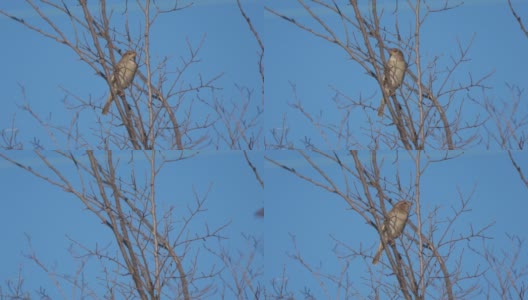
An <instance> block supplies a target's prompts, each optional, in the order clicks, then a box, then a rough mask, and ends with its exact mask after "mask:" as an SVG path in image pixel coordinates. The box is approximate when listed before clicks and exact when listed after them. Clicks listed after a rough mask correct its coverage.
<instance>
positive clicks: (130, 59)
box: [103, 51, 137, 115]
mask: <svg viewBox="0 0 528 300" xmlns="http://www.w3.org/2000/svg"><path fill="white" fill-rule="evenodd" d="M135 58H136V52H134V51H127V52H125V53H124V54H123V56H122V57H121V60H119V62H118V63H117V65H116V67H115V68H114V73H113V74H112V76H111V77H110V86H111V88H112V90H111V91H110V95H108V98H107V99H106V103H105V105H104V107H103V115H106V114H107V113H108V111H109V110H110V105H111V104H112V101H113V100H114V96H117V95H118V94H121V93H123V90H124V89H126V88H127V87H128V86H129V85H130V84H131V83H132V80H134V75H135V74H136V70H137V64H136V62H135V60H134V59H135Z"/></svg>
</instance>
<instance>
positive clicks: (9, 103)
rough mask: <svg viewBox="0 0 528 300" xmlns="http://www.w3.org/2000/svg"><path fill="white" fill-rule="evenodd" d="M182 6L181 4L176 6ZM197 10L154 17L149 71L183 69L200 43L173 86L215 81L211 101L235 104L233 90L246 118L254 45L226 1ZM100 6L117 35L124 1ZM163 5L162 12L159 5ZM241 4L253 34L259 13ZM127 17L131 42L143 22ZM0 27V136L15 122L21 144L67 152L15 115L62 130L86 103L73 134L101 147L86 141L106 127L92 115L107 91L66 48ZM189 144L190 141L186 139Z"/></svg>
mask: <svg viewBox="0 0 528 300" xmlns="http://www.w3.org/2000/svg"><path fill="white" fill-rule="evenodd" d="M188 2H189V1H184V2H182V5H184V3H188ZM198 2H199V3H197V4H196V5H195V6H194V7H193V9H183V10H180V11H177V12H175V13H172V14H161V15H160V16H158V19H156V22H155V23H154V25H153V26H152V34H151V35H150V46H151V53H150V54H151V60H152V61H151V64H152V65H153V66H157V64H158V63H160V62H161V61H162V60H163V59H164V58H167V59H168V60H167V70H168V71H170V72H172V74H174V73H175V69H176V68H180V69H181V68H183V63H182V61H183V60H188V59H189V44H190V45H191V46H192V47H193V48H194V49H196V48H198V46H199V45H200V44H201V43H202V42H203V44H202V46H201V49H200V51H199V53H198V56H197V58H196V60H199V62H197V63H195V64H193V65H191V67H189V68H188V69H187V70H186V72H185V73H184V75H183V76H182V79H181V80H180V82H179V83H180V84H181V83H182V82H184V83H185V84H183V86H185V87H186V86H187V84H191V83H192V84H195V85H196V83H197V82H198V80H199V76H200V75H201V76H202V77H201V78H202V79H203V80H204V81H206V80H207V79H210V78H213V77H216V76H218V75H221V74H223V76H221V77H220V79H219V80H218V81H216V82H215V83H216V86H218V87H220V88H221V89H219V90H217V91H216V92H215V96H216V97H218V98H220V99H224V100H225V101H226V103H231V102H236V101H238V102H240V97H241V94H240V91H239V89H238V87H248V88H249V89H250V90H251V91H253V92H254V94H255V103H254V106H250V109H249V110H250V111H251V109H252V108H255V107H256V106H257V105H258V106H261V99H260V96H259V95H260V86H261V83H260V82H261V79H260V75H259V73H258V45H257V42H256V41H255V39H254V38H253V36H252V34H251V32H250V31H249V29H248V26H247V24H246V22H245V20H244V18H243V17H242V16H241V14H240V11H239V8H238V6H237V5H236V2H233V1H228V0H220V1H216V0H215V1H198ZM93 3H94V5H93V6H92V7H93V9H94V10H97V7H98V6H97V4H96V2H93ZM107 3H108V7H109V8H108V9H109V10H110V8H112V9H113V10H114V13H113V15H112V22H114V23H113V24H116V25H115V26H116V30H118V31H123V24H124V22H125V19H124V18H123V14H124V12H125V11H126V6H125V5H124V3H125V1H107ZM164 3H165V4H167V1H164ZM243 3H244V9H245V10H246V13H247V14H248V15H249V16H250V17H251V21H252V22H253V26H255V28H256V29H257V30H260V28H262V26H263V24H262V20H263V17H262V5H261V4H259V3H258V2H257V1H243ZM165 6H166V5H165ZM0 9H4V10H6V11H8V12H9V13H11V14H14V15H17V16H20V17H21V18H22V19H24V20H25V21H27V22H28V23H32V24H36V26H42V28H45V29H49V26H47V25H43V24H42V21H40V20H39V18H38V17H37V16H36V15H35V13H34V12H33V11H32V10H31V9H30V7H29V6H28V5H26V4H24V3H23V2H9V3H3V4H1V5H0ZM71 9H72V11H75V12H76V13H78V14H80V13H81V12H80V10H79V8H78V7H77V6H76V5H73V4H72V5H71ZM44 12H45V13H47V14H49V15H51V16H52V17H53V21H54V22H56V24H57V26H59V27H60V28H61V29H65V31H66V32H68V29H67V28H70V27H71V25H70V22H69V19H68V18H66V17H64V16H63V15H62V14H59V13H56V12H55V11H54V10H50V9H49V8H48V9H45V10H44ZM128 15H129V18H130V20H129V22H130V24H131V25H130V32H131V34H132V35H133V37H134V38H136V37H137V38H139V37H142V35H143V27H142V26H143V23H144V22H142V20H141V18H142V15H141V11H140V10H139V9H138V8H137V7H136V6H135V5H134V4H133V3H131V4H130V5H129V7H128ZM134 21H136V22H137V23H134ZM135 24H137V25H135ZM0 26H1V28H2V30H1V31H0V36H1V38H2V39H3V40H6V41H9V43H7V44H6V46H5V47H3V49H2V50H1V51H2V54H3V55H1V57H0V64H1V65H2V66H4V68H3V70H2V71H1V72H0V80H1V81H2V82H3V86H5V87H8V88H6V94H5V95H4V103H5V107H4V109H3V110H2V111H1V112H0V122H1V123H0V129H2V130H6V129H10V128H12V123H13V119H14V118H15V120H16V122H15V124H16V126H15V127H16V129H15V130H17V131H18V134H19V140H20V141H21V142H24V143H28V141H31V140H33V137H34V136H38V137H40V139H39V140H40V142H41V143H43V144H44V146H45V147H46V148H51V149H57V148H59V149H63V148H65V147H67V145H66V143H65V141H64V139H63V138H61V135H58V137H56V138H57V141H52V140H50V138H49V137H48V134H47V132H46V131H44V130H43V129H42V128H41V126H39V125H37V123H36V121H35V120H34V118H33V117H31V116H30V115H29V114H28V113H27V112H25V111H22V110H21V109H19V107H20V106H22V105H25V104H29V105H31V107H32V108H33V110H34V111H35V112H36V113H37V114H38V115H39V116H41V118H43V119H44V120H49V121H50V122H52V123H53V124H59V125H61V126H64V127H69V126H71V122H72V121H71V120H72V118H73V117H74V115H75V113H76V109H75V108H76V107H77V106H78V105H79V103H78V101H76V99H75V97H79V98H82V99H84V100H85V101H88V100H90V101H91V102H93V103H94V105H96V107H97V108H96V109H95V110H92V109H85V110H83V111H81V112H80V113H79V116H78V118H79V119H78V121H77V122H75V124H76V125H78V126H79V127H80V132H81V133H84V135H85V137H86V139H87V140H88V143H90V144H92V145H94V144H97V145H98V144H99V143H100V142H101V141H100V140H99V139H97V138H95V137H94V136H93V135H94V134H93V132H92V131H95V132H97V131H98V130H97V129H96V128H99V127H100V125H99V124H98V122H99V121H101V122H102V123H103V126H108V125H109V122H108V119H107V118H103V119H101V114H100V108H102V106H103V102H104V100H105V99H106V97H107V96H108V84H107V83H106V82H105V80H104V79H103V78H101V77H100V76H97V75H96V74H95V72H94V70H93V69H91V68H90V67H88V66H87V64H86V63H84V62H82V61H80V60H79V57H78V56H77V54H76V53H74V52H73V51H72V50H71V49H70V48H69V47H66V46H64V45H62V44H59V43H57V42H55V41H54V40H51V39H48V38H44V37H43V36H41V35H40V34H38V33H36V32H33V31H30V30H28V29H27V28H25V27H24V26H22V25H20V24H18V23H16V22H13V21H12V20H11V19H9V18H6V17H3V16H1V17H0ZM119 26H121V27H119ZM188 43H189V44H188ZM104 46H105V45H103V48H104ZM126 47H127V46H121V48H123V49H124V50H127V49H126ZM139 52H140V51H139V50H138V53H139ZM142 56H144V53H140V54H139V57H138V58H137V59H136V60H137V61H138V62H139V64H140V70H143V71H145V69H144V57H142ZM117 59H119V55H117ZM173 76H174V75H173ZM154 77H156V75H155V76H154ZM171 79H172V78H171ZM65 91H67V92H68V93H66V92H65ZM193 95H194V94H193ZM202 97H204V98H206V99H209V98H211V95H210V94H208V92H207V91H206V90H205V89H204V90H203V91H202ZM64 101H66V102H67V103H69V107H70V109H66V106H65V104H64ZM190 102H191V99H190V96H189V98H188V99H187V100H186V101H185V102H184V104H182V107H181V108H180V111H184V110H187V109H189V106H190ZM252 105H253V104H252ZM72 106H73V109H72V108H71V107H72ZM226 107H229V106H227V105H226ZM192 109H193V110H192V111H193V113H194V118H193V120H192V122H198V123H200V122H202V121H204V120H205V119H206V118H207V116H209V118H211V116H210V115H211V114H212V110H211V108H210V107H207V106H206V105H203V104H200V102H199V101H195V102H194V105H193V106H192ZM182 115H183V113H182ZM182 115H180V116H179V117H180V118H181V121H180V122H183V119H184V118H183V116H182ZM191 137H195V136H193V135H192V134H191ZM195 138H196V137H195ZM70 147H71V145H70Z"/></svg>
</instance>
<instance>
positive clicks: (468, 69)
mask: <svg viewBox="0 0 528 300" xmlns="http://www.w3.org/2000/svg"><path fill="white" fill-rule="evenodd" d="M345 2H346V3H348V1H341V2H337V3H339V4H341V5H340V10H341V11H342V13H343V14H345V15H348V16H351V17H353V16H354V13H353V10H352V8H351V7H350V5H347V4H346V3H345ZM444 2H445V1H440V2H428V3H429V4H430V5H433V7H435V8H438V7H436V6H435V5H440V4H439V3H441V5H443V4H444ZM461 2H462V1H449V3H450V4H453V5H455V4H458V3H461ZM512 2H513V3H514V5H515V7H516V8H517V9H518V10H519V12H523V11H524V12H525V11H526V5H527V3H526V2H525V1H512ZM330 3H331V2H330ZM361 3H364V5H362V6H361V5H360V8H361V9H362V12H363V13H364V14H366V13H367V11H368V9H369V7H368V6H367V5H366V3H367V2H366V1H365V2H360V4H361ZM377 3H378V5H377V7H378V9H379V10H380V11H382V10H383V11H384V12H383V18H382V19H381V26H382V27H385V28H387V30H389V31H392V29H393V28H394V20H395V18H394V15H393V11H394V9H395V3H399V6H398V18H399V28H400V31H401V34H402V39H403V40H406V39H407V37H408V36H409V35H410V34H413V33H409V32H410V31H411V30H414V23H415V16H414V13H413V11H411V10H410V9H409V7H408V5H407V4H406V2H405V1H391V0H387V1H377ZM435 3H437V4H435ZM330 5H332V4H330ZM314 6H315V7H317V8H318V9H316V10H315V11H316V13H317V14H318V16H319V17H320V18H321V19H323V20H324V21H325V22H326V24H328V26H329V27H330V28H331V29H332V30H334V31H335V32H336V34H337V35H338V36H339V37H341V38H342V39H344V36H345V35H344V34H343V33H342V31H343V29H342V28H343V25H342V24H341V20H339V19H338V18H336V17H335V15H334V14H333V13H332V14H331V13H328V12H327V10H325V9H320V8H319V7H320V6H317V5H314ZM268 7H269V8H271V9H273V10H275V11H278V12H279V13H282V14H285V15H286V16H290V17H291V18H293V19H295V20H296V21H297V22H298V23H301V24H305V25H308V26H310V27H311V28H315V30H317V31H322V32H324V29H322V26H320V25H319V24H314V23H315V21H313V19H312V18H311V17H310V16H309V15H308V13H307V12H306V11H305V10H304V9H303V8H302V6H301V5H300V4H298V3H297V1H272V2H270V4H269V5H268ZM422 7H423V9H425V7H424V5H423V6H422ZM264 19H265V28H264V33H265V34H264V35H265V41H266V46H267V48H266V61H267V62H269V63H267V64H266V75H267V76H266V84H265V88H266V100H267V101H266V115H267V116H272V117H268V118H266V125H265V127H266V128H276V129H278V128H281V127H282V122H283V120H282V117H283V116H284V115H286V116H287V124H286V126H287V129H288V133H289V135H290V141H292V142H293V143H294V144H295V145H296V146H297V147H300V148H304V144H303V143H302V141H303V140H304V137H305V136H306V137H308V138H309V139H310V141H311V142H312V143H313V144H315V145H316V146H318V148H320V149H321V148H322V149H340V148H342V147H343V144H338V143H337V141H336V139H335V137H334V135H332V134H329V136H330V137H329V138H328V141H327V140H324V139H323V138H322V137H321V134H320V131H321V130H320V129H319V128H314V126H313V125H311V124H310V123H309V122H308V121H307V119H306V117H304V116H303V115H302V114H301V113H300V112H299V111H298V110H295V109H293V108H292V107H291V106H290V104H291V103H294V102H296V100H299V101H301V103H302V104H303V105H304V108H305V110H306V112H307V113H310V114H312V116H313V118H314V119H316V120H319V119H320V120H321V122H323V123H324V122H327V123H331V124H336V123H337V122H338V120H341V118H342V115H343V114H344V112H343V110H344V109H341V110H337V109H336V105H335V103H334V102H333V99H334V98H336V91H340V92H341V93H342V94H344V95H346V96H348V97H350V98H352V99H356V100H357V99H359V98H360V97H361V98H362V99H363V102H364V103H366V104H369V103H372V106H373V109H372V110H371V111H368V110H367V111H363V110H362V109H360V108H357V109H355V110H352V111H351V115H350V118H349V126H350V130H351V132H352V133H353V134H354V137H355V138H357V139H358V140H359V141H360V142H361V145H367V144H368V143H369V142H371V141H370V139H369V138H368V137H365V135H367V134H365V133H364V131H367V132H370V131H369V129H368V128H369V127H367V129H366V130H364V131H362V130H360V127H361V124H366V123H365V121H366V118H367V117H370V118H373V117H374V116H375V114H376V113H375V111H374V110H375V109H377V107H378V104H379V99H380V98H381V96H380V90H379V85H378V83H377V82H376V80H375V79H374V78H372V77H370V76H368V75H367V74H366V73H365V70H363V69H362V68H360V67H359V65H358V63H357V62H355V61H352V60H351V59H350V57H349V56H348V54H347V53H346V52H345V51H344V50H343V49H342V48H340V47H339V46H337V45H335V44H333V43H330V42H328V41H326V40H323V39H321V38H318V37H315V36H314V35H312V34H310V33H308V32H306V31H304V30H301V29H299V28H298V27H296V26H294V25H292V24H290V23H289V22H287V21H285V20H283V19H281V18H279V17H276V16H273V15H272V14H271V13H269V12H265V13H264ZM350 27H351V26H350ZM421 30H422V31H421V40H420V49H421V57H422V66H423V69H424V70H425V67H426V65H428V64H430V63H431V62H432V61H433V59H434V58H437V59H438V60H437V64H438V68H439V69H440V70H443V71H442V72H441V73H440V74H438V81H436V83H437V84H438V82H441V81H442V80H443V79H444V78H445V77H444V76H445V74H446V73H447V72H446V71H445V68H446V67H447V65H448V64H451V59H452V58H453V57H457V55H458V52H459V48H458V45H457V41H458V42H460V44H461V45H462V46H463V47H467V46H468V45H469V44H470V41H473V44H472V46H471V48H470V49H469V51H468V61H467V62H465V63H463V64H461V65H460V66H459V68H458V69H457V70H456V71H455V72H454V73H453V77H452V79H451V80H453V81H448V86H449V85H451V84H454V85H458V82H463V83H467V82H468V81H469V74H470V73H471V76H472V78H473V79H476V78H480V77H483V76H484V75H486V74H489V73H492V72H493V76H492V77H490V78H489V79H488V80H487V81H485V85H486V86H488V87H489V89H487V90H486V95H487V96H488V97H490V99H491V100H492V102H494V103H497V102H498V101H499V100H500V99H502V100H505V99H506V100H508V99H510V96H511V92H510V91H509V90H508V88H507V86H506V84H507V83H509V84H513V85H519V86H520V88H521V89H524V90H526V87H527V86H526V80H524V77H525V76H524V69H525V65H524V64H523V63H522V60H521V58H522V57H524V55H525V53H526V52H527V51H528V39H527V38H526V37H525V36H524V34H523V33H522V31H521V30H520V29H519V25H518V23H517V22H516V20H515V19H514V18H513V17H512V15H511V12H510V11H509V7H508V5H507V1H500V0H479V1H464V5H462V6H461V7H458V8H456V9H452V10H448V11H444V12H440V13H432V14H430V15H429V16H428V18H427V19H426V21H425V23H424V24H423V25H422V28H421ZM349 31H350V33H349V34H350V35H351V36H352V34H353V33H354V32H353V30H352V29H350V28H349ZM356 36H357V38H358V39H360V40H362V37H360V36H359V34H357V33H356ZM385 43H386V46H387V47H398V48H401V49H406V48H405V47H404V46H403V45H402V44H398V43H397V42H396V41H395V40H394V39H390V38H387V40H386V41H385ZM374 46H376V47H377V45H375V44H374ZM375 50H376V51H378V49H377V48H376V49H375ZM410 52H411V51H410V50H409V49H407V50H404V53H405V55H406V60H407V61H408V62H409V68H410V69H411V70H413V72H414V73H415V74H416V65H415V64H414V62H413V59H414V57H415V56H412V57H410ZM386 55H387V54H386ZM292 86H293V87H295V91H296V96H297V97H295V94H294V92H293V88H292ZM435 88H438V86H435ZM468 95H471V96H473V97H474V98H476V100H477V101H479V102H480V103H482V102H483V100H484V98H483V94H482V90H480V89H474V90H470V91H468V92H467V93H466V92H462V93H459V94H457V95H456V97H455V99H454V106H452V107H451V110H449V111H448V112H447V115H448V117H449V116H452V115H453V114H454V113H455V109H456V111H458V105H459V103H461V102H462V101H463V98H466V102H465V106H464V107H463V109H462V119H463V123H465V122H470V120H472V118H473V117H474V116H475V115H477V114H479V113H480V114H481V118H482V115H486V114H483V110H482V108H481V107H480V106H479V105H475V104H473V103H471V102H470V101H467V96H468ZM340 99H341V101H342V102H344V103H348V100H346V99H344V97H343V96H342V97H340ZM443 101H445V102H447V99H444V100H443ZM442 103H444V102H442ZM523 107H526V106H523ZM525 110H528V108H525ZM278 116H280V117H278ZM377 120H378V119H377V117H376V118H375V122H374V128H375V129H374V130H376V129H379V130H381V131H382V132H383V131H390V130H391V129H390V128H387V127H386V126H387V125H386V124H385V123H387V122H385V123H383V122H377ZM365 126H366V125H365ZM461 134H462V136H464V134H467V133H464V132H462V133H461ZM484 146H485V144H484V143H477V145H475V148H477V149H484ZM363 149H364V148H363ZM383 149H386V147H385V148H381V150H383Z"/></svg>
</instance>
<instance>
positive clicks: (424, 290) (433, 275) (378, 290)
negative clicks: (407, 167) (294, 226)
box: [267, 151, 492, 299]
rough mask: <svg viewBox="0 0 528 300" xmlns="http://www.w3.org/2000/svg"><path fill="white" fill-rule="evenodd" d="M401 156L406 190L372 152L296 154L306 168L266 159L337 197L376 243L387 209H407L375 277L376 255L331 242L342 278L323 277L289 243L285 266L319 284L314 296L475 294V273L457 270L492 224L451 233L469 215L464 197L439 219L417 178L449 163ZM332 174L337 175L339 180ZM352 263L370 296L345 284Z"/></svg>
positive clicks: (439, 212) (321, 269)
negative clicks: (373, 233)
mask: <svg viewBox="0 0 528 300" xmlns="http://www.w3.org/2000/svg"><path fill="white" fill-rule="evenodd" d="M402 155H403V156H406V158H408V159H410V160H411V161H412V164H413V169H414V171H413V173H414V174H413V176H412V178H411V179H412V180H409V182H408V183H407V184H405V185H404V184H403V183H402V180H401V177H402V176H403V175H402V174H401V173H400V171H399V170H398V169H397V168H396V172H395V173H392V174H391V173H387V172H386V171H382V169H383V168H382V164H383V160H382V159H380V158H379V157H378V155H377V153H376V152H370V153H362V155H359V154H358V152H357V151H350V153H349V154H348V155H347V154H345V153H344V152H325V151H313V152H310V153H306V152H303V151H298V156H299V158H301V159H302V160H303V161H304V163H305V164H306V166H309V168H293V167H291V166H289V165H288V163H284V162H281V161H279V160H275V159H273V156H268V157H267V159H268V161H269V162H270V163H272V164H274V165H276V166H278V167H280V168H281V169H282V170H284V171H286V172H287V173H290V174H291V175H293V176H295V177H297V178H299V179H300V180H302V181H305V182H307V183H308V184H310V185H313V186H315V187H317V188H320V189H323V190H325V191H327V192H328V193H329V194H332V195H337V196H338V198H339V199H340V200H342V201H345V202H346V203H347V206H348V207H349V208H350V210H351V211H352V212H353V213H354V214H355V216H356V217H357V218H359V219H361V220H362V221H363V222H364V223H366V224H368V225H370V226H371V227H372V228H373V229H375V230H377V231H378V232H379V234H380V239H381V230H380V228H381V225H382V224H383V220H384V219H385V216H386V215H387V212H388V211H389V210H390V208H391V207H392V206H393V205H394V204H395V203H396V202H398V201H400V200H408V201H411V202H412V209H411V214H412V217H411V218H410V219H409V220H408V222H407V227H406V230H405V232H404V234H403V235H402V237H400V238H398V239H397V240H396V241H393V243H387V246H388V247H386V248H385V251H383V253H382V255H383V259H382V260H381V262H382V263H381V265H382V268H383V269H382V270H378V269H377V268H373V267H371V261H372V257H373V255H374V252H375V249H363V248H361V249H357V248H355V247H352V246H350V245H347V244H346V243H344V242H343V241H341V240H339V239H338V238H335V237H334V238H333V240H334V243H335V245H334V246H333V248H334V249H335V254H334V255H335V257H336V259H337V260H338V261H339V263H340V265H341V272H338V273H333V272H329V271H328V270H325V269H324V265H323V266H320V265H316V264H314V263H313V262H311V261H309V260H307V259H306V258H305V257H304V255H303V251H304V250H303V249H301V248H298V247H297V243H296V239H295V237H294V236H292V244H293V248H294V251H293V253H292V254H291V255H290V256H289V257H290V259H292V260H293V261H295V262H297V264H298V265H299V266H301V268H302V269H304V270H305V272H307V273H308V274H311V275H312V276H313V278H314V280H315V281H316V282H318V284H319V285H318V287H317V290H318V291H319V292H320V293H323V294H324V295H326V296H327V297H329V298H332V295H334V293H335V294H338V295H340V296H341V297H343V298H344V299H349V298H361V297H367V298H368V297H372V298H374V299H397V298H404V299H430V298H431V299H462V298H471V297H472V296H476V295H477V292H478V291H477V289H476V287H477V286H478V280H479V278H480V277H481V276H482V272H481V271H480V270H479V269H478V268H476V269H467V266H464V265H463V264H461V259H462V257H463V255H462V254H463V249H464V248H465V247H466V244H465V243H466V241H473V242H475V241H483V240H486V239H488V238H489V235H488V233H487V229H488V228H489V227H490V226H491V225H492V224H491V223H490V224H479V225H476V226H475V227H474V228H471V229H469V228H468V229H467V230H460V229H458V228H457V227H458V226H457V224H459V223H461V222H463V220H464V218H465V217H466V215H467V213H468V211H469V207H470V200H471V198H472V195H471V194H470V195H463V194H462V193H459V194H460V199H459V201H458V203H457V205H455V206H453V207H451V208H450V211H449V213H448V214H447V216H446V214H445V212H442V210H443V209H446V208H445V207H444V208H442V207H435V208H433V209H432V210H427V211H426V210H424V209H423V208H422V196H421V189H422V188H421V181H422V178H423V177H424V176H427V175H426V174H427V169H428V167H429V166H430V165H431V164H434V163H441V161H443V160H444V159H447V158H448V157H447V156H445V157H444V158H443V159H442V158H441V159H438V158H432V157H428V155H426V154H424V153H422V152H420V151H418V152H415V151H410V152H407V153H406V154H402ZM446 155H449V152H446ZM399 159H400V158H399V157H398V156H396V158H395V161H394V162H393V163H394V164H398V161H399ZM439 161H440V162H439ZM296 164H297V165H298V164H299V162H298V161H297V162H296ZM331 174H339V175H338V176H337V177H339V178H337V177H336V176H335V175H331ZM406 176H407V175H406ZM358 263H359V264H366V266H365V268H366V270H367V272H368V274H363V275H362V276H361V277H362V279H363V280H364V279H366V278H370V284H371V286H370V288H371V294H370V295H365V294H362V293H359V292H358V290H357V288H358V287H357V286H356V284H357V282H356V281H354V280H353V279H351V278H350V273H354V272H355V273H357V269H351V268H352V267H351V266H352V265H353V264H354V265H355V266H356V268H357V264H358ZM379 272H381V274H386V275H380V274H379ZM286 277H287V276H286ZM461 282H465V283H466V284H465V285H464V287H461V286H460V283H461ZM270 284H271V283H270ZM275 286H277V285H275ZM279 286H280V285H279ZM311 289H312V290H316V287H314V286H311ZM275 296H277V294H276V295H275ZM304 296H305V297H307V296H310V297H314V294H313V293H307V292H306V291H305V292H304ZM339 298H340V297H339Z"/></svg>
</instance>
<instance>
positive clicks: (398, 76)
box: [378, 48, 407, 117]
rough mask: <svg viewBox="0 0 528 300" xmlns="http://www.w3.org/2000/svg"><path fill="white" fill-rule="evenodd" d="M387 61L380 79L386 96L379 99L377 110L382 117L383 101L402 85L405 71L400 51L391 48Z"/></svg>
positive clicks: (405, 66) (405, 64) (404, 63)
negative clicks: (379, 103)
mask: <svg viewBox="0 0 528 300" xmlns="http://www.w3.org/2000/svg"><path fill="white" fill-rule="evenodd" d="M389 54H390V57H389V60H388V61H387V63H386V64H385V70H384V74H383V78H382V82H381V83H382V86H383V89H384V90H385V94H386V95H387V99H385V96H383V98H382V99H381V105H380V107H379V108H378V116H380V117H381V116H383V110H384V109H385V104H387V103H386V102H385V100H387V101H388V100H389V99H388V97H391V96H392V95H394V94H395V92H396V90H397V89H398V88H399V87H400V86H401V85H402V83H403V78H404V76H405V71H406V70H407V63H406V62H405V59H404V58H403V52H401V50H400V49H396V48H392V49H389Z"/></svg>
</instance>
